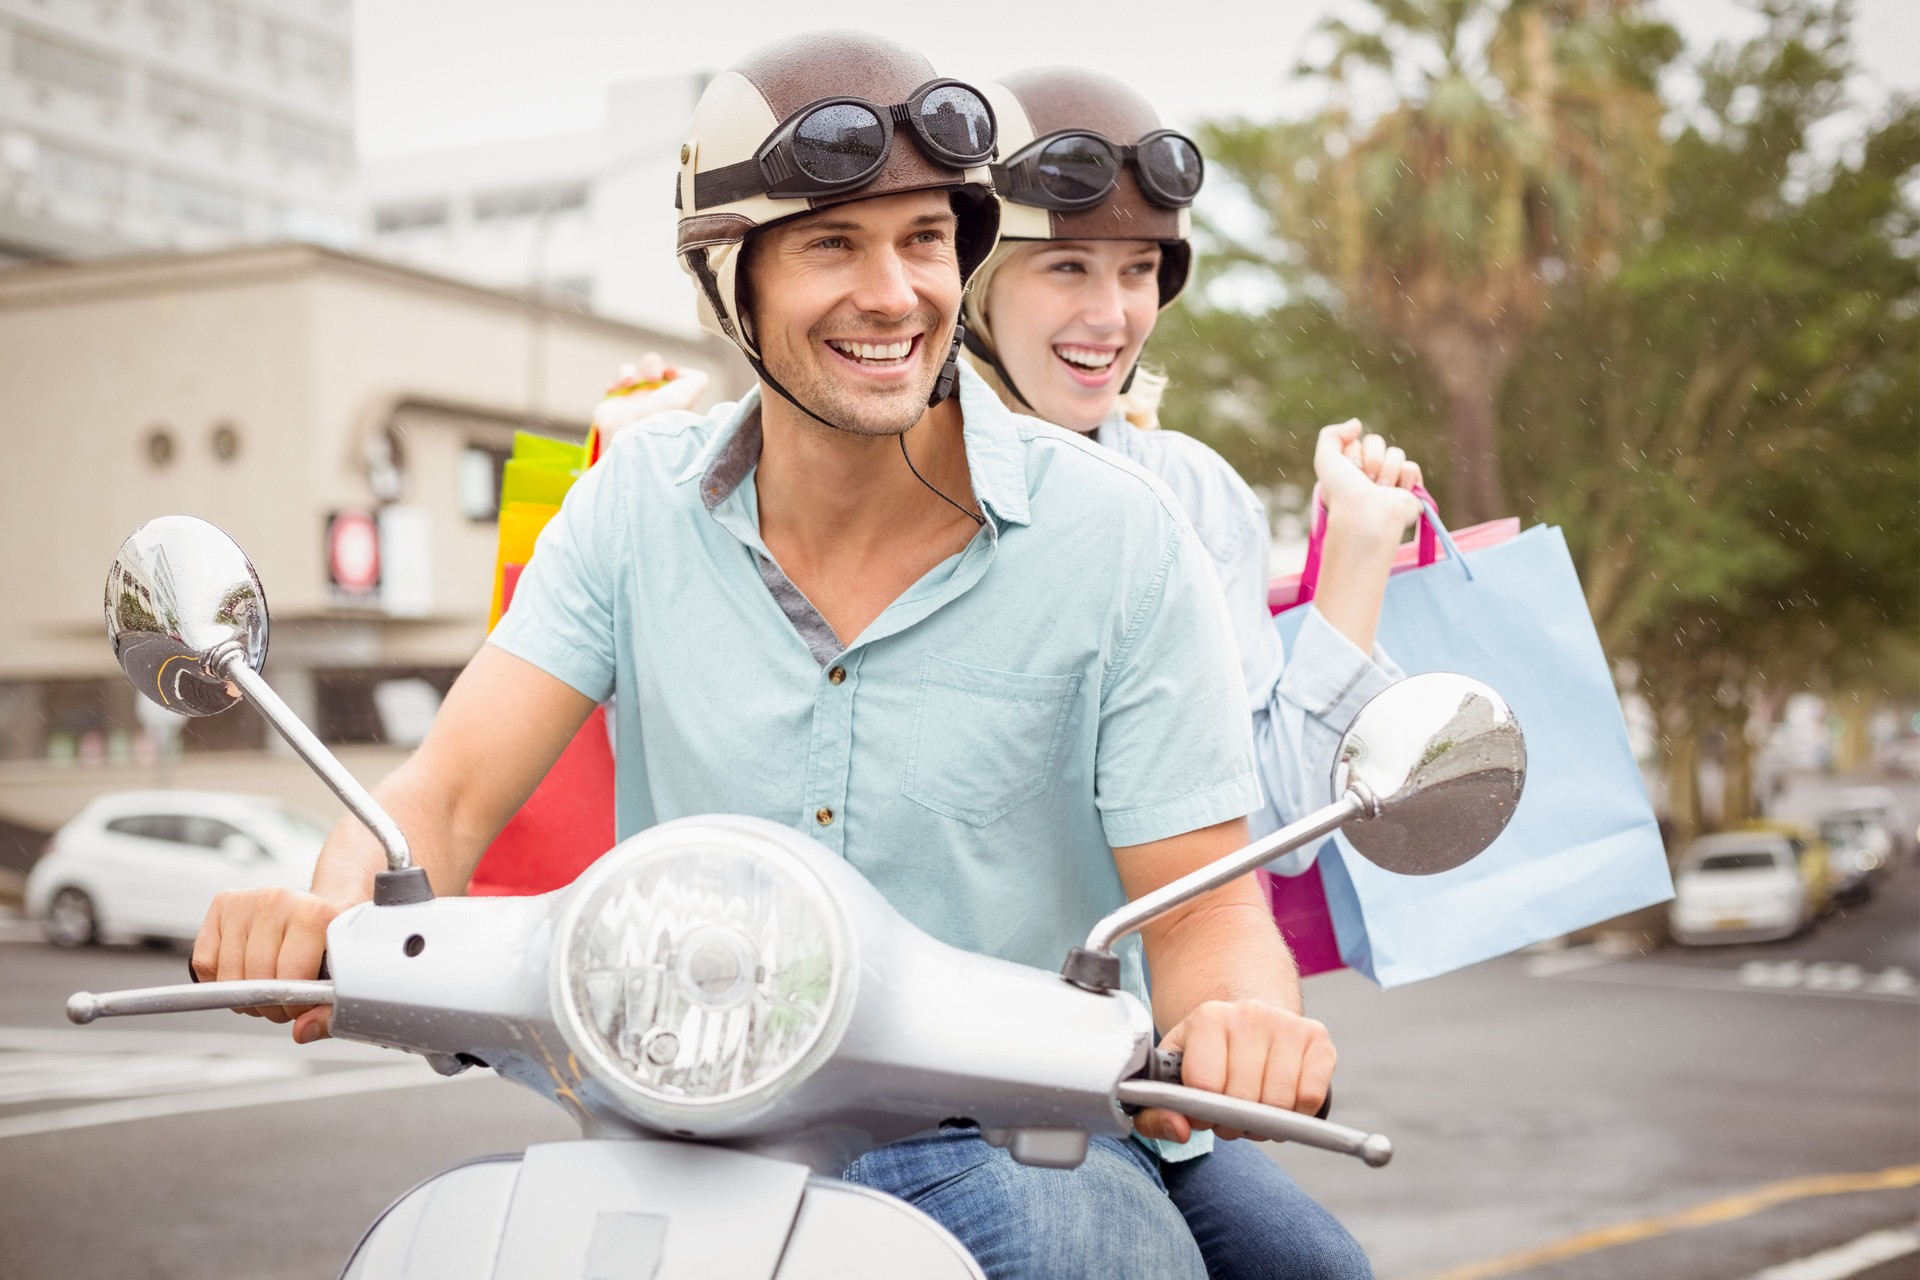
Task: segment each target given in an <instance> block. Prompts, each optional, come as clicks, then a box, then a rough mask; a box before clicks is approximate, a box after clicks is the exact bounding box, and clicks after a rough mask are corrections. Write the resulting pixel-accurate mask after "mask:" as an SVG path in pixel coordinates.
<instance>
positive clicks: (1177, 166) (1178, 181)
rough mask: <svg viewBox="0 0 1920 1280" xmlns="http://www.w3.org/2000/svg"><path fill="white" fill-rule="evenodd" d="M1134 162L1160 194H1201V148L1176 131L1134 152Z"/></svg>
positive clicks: (1186, 198) (1187, 197)
mask: <svg viewBox="0 0 1920 1280" xmlns="http://www.w3.org/2000/svg"><path fill="white" fill-rule="evenodd" d="M1134 158H1135V163H1137V164H1138V165H1139V166H1140V168H1141V171H1142V172H1144V173H1145V174H1146V175H1147V176H1148V178H1149V179H1150V180H1151V181H1152V182H1153V183H1154V184H1155V185H1157V186H1158V187H1159V188H1160V191H1161V194H1163V195H1166V196H1170V197H1172V198H1173V199H1176V200H1182V201H1191V200H1192V199H1193V198H1194V197H1195V196H1197V195H1199V194H1200V174H1201V168H1200V152H1199V151H1198V150H1197V149H1196V148H1195V147H1194V145H1193V144H1192V143H1191V142H1189V141H1187V140H1186V139H1185V138H1182V137H1180V136H1178V135H1177V134H1162V135H1160V136H1159V137H1157V138H1154V139H1153V140H1152V141H1150V142H1148V143H1147V144H1146V145H1144V146H1142V147H1141V148H1140V149H1139V151H1137V152H1136V153H1135V157H1134Z"/></svg>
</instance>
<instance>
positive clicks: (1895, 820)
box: [1822, 787, 1914, 865]
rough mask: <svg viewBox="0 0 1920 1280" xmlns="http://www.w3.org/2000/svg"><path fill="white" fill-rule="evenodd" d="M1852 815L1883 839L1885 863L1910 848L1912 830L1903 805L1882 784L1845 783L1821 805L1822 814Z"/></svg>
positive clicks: (1825, 815) (1911, 846)
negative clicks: (1866, 785) (1856, 784)
mask: <svg viewBox="0 0 1920 1280" xmlns="http://www.w3.org/2000/svg"><path fill="white" fill-rule="evenodd" d="M1843 816H1844V817H1856V818H1858V819H1860V820H1861V821H1862V822H1864V823H1866V824H1867V825H1869V826H1871V827H1873V828H1874V829H1876V830H1877V831H1879V832H1880V833H1881V834H1880V836H1879V837H1878V840H1884V841H1885V844H1884V846H1883V852H1884V853H1885V855H1886V858H1887V862H1888V864H1889V865H1894V864H1897V863H1898V862H1899V860H1900V859H1901V858H1902V857H1903V856H1905V855H1907V854H1909V853H1911V852H1913V847H1914V832H1913V827H1912V826H1911V825H1910V820H1909V818H1908V817H1907V808H1906V806H1905V805H1903V804H1901V803H1900V797H1898V796H1896V795H1894V794H1893V792H1892V791H1891V790H1890V789H1888V788H1886V787H1848V788H1847V789H1846V790H1844V791H1841V792H1839V793H1838V794H1836V795H1835V796H1834V797H1833V798H1832V799H1831V800H1830V801H1828V803H1827V804H1826V806H1825V810H1824V812H1823V814H1822V817H1823V818H1825V817H1843Z"/></svg>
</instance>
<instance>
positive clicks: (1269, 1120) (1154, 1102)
mask: <svg viewBox="0 0 1920 1280" xmlns="http://www.w3.org/2000/svg"><path fill="white" fill-rule="evenodd" d="M1114 1096H1115V1097H1116V1098H1118V1099H1119V1101H1120V1105H1121V1106H1123V1107H1129V1108H1135V1109H1138V1108H1141V1107H1163V1108H1165V1109H1166V1110H1168V1111H1173V1112H1177V1113H1179V1114H1180V1115H1183V1116H1187V1117H1189V1118H1190V1119H1194V1120H1205V1121H1207V1122H1208V1123H1209V1124H1215V1125H1226V1126H1227V1127H1229V1128H1232V1129H1242V1130H1245V1131H1246V1132H1248V1133H1252V1134H1257V1135H1259V1136H1260V1137H1263V1138H1277V1139H1280V1140H1282V1141H1285V1142H1298V1143H1301V1144H1302V1145H1304V1146H1309V1147H1319V1148H1320V1149H1321V1150H1323V1151H1337V1152H1339V1153H1340V1154H1342V1155H1349V1156H1355V1157H1358V1158H1359V1159H1360V1160H1363V1161H1365V1162H1366V1163H1367V1164H1369V1165H1371V1166H1372V1167H1374V1168H1376V1169H1378V1168H1379V1167H1380V1166H1381V1165H1384V1164H1385V1163H1387V1161H1389V1160H1391V1159H1393V1143H1392V1142H1391V1141H1389V1140H1388V1139H1387V1137H1386V1135H1385V1134H1380V1133H1362V1132H1361V1131H1360V1130H1358V1129H1350V1128H1348V1127H1347V1126H1346V1125H1343V1124H1335V1123H1333V1121H1331V1120H1320V1119H1317V1118H1315V1117H1313V1116H1303V1115H1301V1114H1300V1113H1298V1112H1296V1111H1282V1110H1281V1109H1280V1108H1279V1107H1269V1106H1267V1105H1265V1104H1264V1103H1259V1102H1248V1101H1246V1100H1245V1099H1243V1098H1230V1097H1228V1096H1227V1095H1226V1094H1224V1093H1208V1092H1207V1091H1206V1090H1204V1089H1192V1088H1188V1087H1187V1086H1186V1085H1180V1084H1167V1083H1164V1082H1162V1081H1158V1080H1122V1081H1121V1082H1120V1084H1119V1085H1118V1086H1117V1087H1116V1088H1115V1090H1114Z"/></svg>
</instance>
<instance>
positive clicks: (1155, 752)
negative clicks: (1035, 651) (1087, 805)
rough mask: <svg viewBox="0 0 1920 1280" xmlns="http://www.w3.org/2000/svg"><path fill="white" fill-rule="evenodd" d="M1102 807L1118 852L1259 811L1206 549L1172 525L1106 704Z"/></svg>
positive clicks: (1235, 669) (1249, 743) (1248, 740)
mask: <svg viewBox="0 0 1920 1280" xmlns="http://www.w3.org/2000/svg"><path fill="white" fill-rule="evenodd" d="M1095 802H1096V803H1097V804H1098V806H1099V809H1100V818H1101V823H1102V825H1103V827H1104V829H1105V832H1106V837H1107V843H1108V844H1109V845H1110V846H1111V847H1113V848H1122V847H1125V846H1127V845H1136V844H1146V843H1148V842H1150V841H1154V840H1165V839H1168V838H1170V837H1172V836H1177V835H1182V834H1185V833H1186V832H1188V831H1197V830H1199V829H1201V828H1203V827H1210V826H1213V825H1214V824H1215V823H1220V822H1226V821H1228V820H1229V819H1232V818H1239V817H1243V816H1245V815H1246V814H1248V813H1250V812H1252V811H1253V809H1254V808H1255V807H1257V806H1258V805H1259V803H1260V786H1259V782H1258V780H1257V779H1256V777H1255V774H1254V765H1253V735H1252V729H1251V726H1250V724H1249V722H1248V717H1247V699H1246V692H1245V688H1244V686H1243V684H1242V681H1241V676H1240V663H1239V655H1238V653H1237V651H1236V649H1235V646H1234V642H1233V634H1232V628H1231V625H1230V624H1229V623H1228V621H1227V613H1226V605H1225V602H1224V601H1223V600H1222V598H1221V595H1220V585H1219V583H1218V581H1217V580H1216V579H1215V577H1214V573H1213V567H1212V565H1211V564H1210V563H1209V562H1208V559H1207V556H1206V553H1205V552H1204V551H1202V550H1201V549H1200V546H1199V539H1198V538H1197V537H1195V536H1194V534H1193V532H1192V529H1191V528H1190V527H1189V526H1188V525H1187V524H1186V522H1185V521H1182V520H1170V521H1169V533H1168V536H1167V540H1166V543H1165V547H1164V551H1163V554H1162V556H1161V560H1160V564H1159V566H1158V570H1157V573H1156V574H1155V576H1154V578H1153V580H1152V582H1151V584H1150V585H1149V586H1148V588H1147V590H1146V591H1145V592H1144V593H1143V596H1142V598H1141V600H1140V601H1139V603H1138V604H1137V605H1136V606H1135V608H1134V611H1133V614H1132V617H1131V620H1130V623H1129V625H1128V628H1127V632H1126V635H1125V637H1124V638H1123V640H1122V642H1121V646H1120V648H1119V650H1118V652H1117V654H1116V657H1115V661H1114V664H1113V666H1112V668H1111V675H1110V676H1109V677H1108V679H1107V682H1106V687H1105V688H1103V689H1102V691H1101V699H1100V740H1099V746H1098V754H1097V758H1096V761H1095Z"/></svg>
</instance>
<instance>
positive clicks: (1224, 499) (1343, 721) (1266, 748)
mask: <svg viewBox="0 0 1920 1280" xmlns="http://www.w3.org/2000/svg"><path fill="white" fill-rule="evenodd" d="M1094 438H1095V439H1096V440H1098V441H1099V443H1100V444H1102V445H1104V446H1105V447H1106V448H1109V449H1112V450H1113V451H1114V452H1116V453H1119V454H1121V455H1123V456H1124V457H1127V458H1129V459H1131V460H1133V461H1134V462H1137V463H1139V464H1140V465H1141V466H1142V467H1144V468H1145V469H1146V470H1148V471H1149V472H1151V473H1152V474H1153V475H1154V476H1155V477H1156V478H1157V479H1158V480H1159V481H1160V482H1161V483H1162V484H1164V485H1166V486H1167V488H1168V489H1169V490H1170V491H1171V492H1172V493H1173V496H1174V497H1175V498H1177V499H1178V500H1179V502H1180V506H1181V509H1182V510H1183V511H1184V512H1185V513H1186V516H1187V519H1189V520H1190V521H1192V522H1193V527H1194V529H1195V531H1196V532H1197V533H1198V534H1199V537H1200V543H1201V545H1202V546H1204V547H1205V548H1206V549H1207V552H1208V556H1209V558H1210V559H1211V561H1212V563H1213V567H1214V571H1215V572H1216V573H1217V574H1218V575H1219V578H1220V589H1221V591H1222V592H1224V593H1225V595H1226V599H1227V612H1228V614H1229V615H1230V616H1231V618H1232V620H1233V630H1234V638H1235V640H1236V641H1237V642H1238V646H1239V651H1240V671H1241V675H1242V678H1243V679H1244V681H1245V684H1246V692H1247V702H1248V705H1249V706H1250V707H1251V709H1252V712H1253V739H1254V758H1255V760H1256V761H1257V764H1258V767H1259V771H1260V781H1261V786H1262V790H1263V791H1264V793H1265V797H1266V798H1265V801H1264V802H1263V803H1262V805H1261V806H1260V808H1259V809H1257V810H1256V811H1254V813H1252V814H1251V815H1249V817H1248V825H1249V826H1250V827H1251V828H1252V833H1253V835H1254V837H1255V838H1256V839H1257V838H1259V837H1260V836H1263V835H1267V834H1269V833H1271V832H1274V831H1278V830H1279V829H1280V828H1281V827H1284V826H1285V825H1287V823H1289V822H1292V821H1294V820H1295V819H1297V818H1301V817H1304V816H1305V815H1306V814H1308V813H1311V812H1312V811H1313V810H1315V809H1318V808H1320V807H1321V806H1323V805H1325V804H1327V803H1328V802H1329V801H1331V800H1332V798H1333V797H1332V794H1331V789H1330V784H1331V780H1332V777H1333V762H1334V756H1335V755H1336V754H1337V753H1338V751H1339V748H1340V735H1342V734H1343V733H1345V732H1346V731H1347V726H1349V725H1351V724H1352V723H1353V717H1354V716H1355V715H1356V714H1358V713H1359V710H1360V708H1361V707H1362V706H1364V705H1366V702H1367V699H1369V698H1371V697H1373V695H1374V694H1376V693H1378V692H1380V691H1381V690H1382V689H1384V688H1386V687H1387V686H1388V685H1389V684H1392V683H1393V682H1394V681H1395V680H1398V679H1400V678H1401V677H1402V675H1403V674H1404V673H1403V672H1402V671H1401V670H1400V668H1399V667H1398V666H1396V665H1395V664H1394V661H1393V659H1392V658H1390V657H1388V656H1387V654H1386V653H1385V652H1384V651H1383V650H1382V649H1381V648H1380V647H1379V646H1378V645H1375V646H1374V650H1373V653H1372V654H1371V655H1368V654H1364V653H1362V652H1360V649H1359V647H1358V646H1357V645H1355V644H1354V643H1353V642H1352V641H1351V640H1348V639H1347V638H1346V637H1345V636H1343V635H1341V634H1340V633H1339V632H1338V631H1336V630H1334V629H1333V626H1332V624H1330V623H1329V622H1328V621H1327V620H1326V619H1325V618H1323V617H1321V616H1320V610H1319V609H1317V608H1315V607H1314V606H1312V605H1308V606H1307V614H1306V617H1305V618H1304V619H1303V620H1302V621H1301V624H1300V632H1299V635H1298V636H1296V637H1295V638H1294V642H1293V652H1292V653H1291V654H1288V653H1286V652H1285V651H1284V650H1283V648H1282V646H1281V643H1280V633H1279V632H1278V631H1276V630H1275V629H1274V625H1273V616H1272V614H1271V613H1270V612H1269V611H1268V609H1267V579H1268V573H1269V569H1268V564H1269V561H1270V559H1271V557H1272V547H1271V536H1270V535H1269V533H1268V530H1267V513H1266V511H1265V509H1264V508H1263V507H1261V505H1260V499H1259V498H1257V497H1255V496H1254V492H1253V490H1252V489H1250V488H1248V487H1247V483H1246V481H1244V480H1242V479H1241V478H1240V475H1239V473H1238V472H1236V471H1235V470H1234V469H1233V467H1232V466H1230V465H1229V464H1228V462H1227V460H1226V459H1225V458H1222V457H1221V456H1220V455H1219V454H1217V453H1215V452H1214V451H1213V450H1212V449H1210V448H1208V447H1207V446H1206V445H1204V444H1202V443H1201V442H1200V441H1198V440H1196V439H1194V438H1193V437H1192V436H1187V435H1182V434H1180V433H1179V432H1178V431H1159V430H1156V431H1143V430H1141V429H1140V428H1139V427H1136V426H1134V425H1133V424H1132V423H1130V422H1128V421H1127V420H1126V419H1125V418H1124V417H1122V416H1121V415H1120V414H1119V413H1118V412H1115V413H1114V414H1113V415H1112V416H1110V417H1109V418H1108V419H1107V420H1106V421H1105V422H1103V423H1101V424H1100V427H1099V429H1098V430H1097V431H1096V433H1095V436H1094ZM1317 848H1318V846H1313V847H1309V848H1306V849H1300V850H1296V851H1295V852H1293V853H1290V854H1288V855H1286V856H1285V857H1283V858H1278V859H1275V860H1274V862H1273V863H1272V864H1270V867H1269V869H1270V870H1272V871H1276V872H1279V873H1280V874H1283V875H1298V874H1299V873H1300V872H1302V871H1305V870H1306V869H1307V868H1308V867H1309V866H1311V865H1312V864H1313V859H1314V855H1315V852H1316V850H1317Z"/></svg>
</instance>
